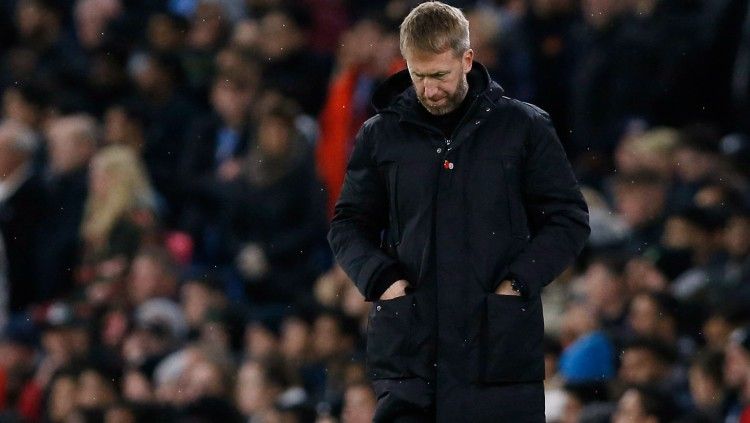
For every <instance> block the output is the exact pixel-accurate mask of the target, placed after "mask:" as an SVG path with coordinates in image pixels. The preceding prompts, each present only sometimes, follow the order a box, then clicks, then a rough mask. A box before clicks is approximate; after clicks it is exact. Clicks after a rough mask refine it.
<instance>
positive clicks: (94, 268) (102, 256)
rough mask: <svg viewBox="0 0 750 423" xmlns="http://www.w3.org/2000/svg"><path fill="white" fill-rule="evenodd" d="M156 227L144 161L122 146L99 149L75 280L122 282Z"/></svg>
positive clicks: (153, 201)
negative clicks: (139, 249) (141, 244)
mask: <svg viewBox="0 0 750 423" xmlns="http://www.w3.org/2000/svg"><path fill="white" fill-rule="evenodd" d="M155 224H156V223H155V199H154V194H153V191H152V190H151V186H150V184H149V181H148V176H147V175H146V172H145V169H144V166H143V164H142V162H141V161H140V160H138V158H137V156H136V155H135V153H134V152H133V151H132V150H131V149H130V148H128V147H125V146H110V147H105V148H103V149H102V150H100V152H98V153H97V154H96V155H95V156H94V157H93V159H92V160H91V167H90V171H89V190H88V195H87V197H86V205H85V209H84V216H83V221H82V223H81V237H82V241H83V253H82V256H83V258H82V263H81V267H80V268H79V271H78V272H79V275H78V279H79V282H80V283H82V284H89V283H91V282H93V281H95V280H97V279H100V280H104V281H105V282H106V281H112V280H114V281H116V280H118V279H119V278H121V277H122V276H123V275H124V274H125V271H126V270H127V269H128V266H129V263H130V260H131V259H132V258H133V257H134V256H135V254H136V252H137V250H138V248H139V245H140V243H141V241H143V240H144V239H146V238H147V236H148V235H149V232H152V231H153V230H154V227H155Z"/></svg>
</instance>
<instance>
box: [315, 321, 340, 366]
mask: <svg viewBox="0 0 750 423" xmlns="http://www.w3.org/2000/svg"><path fill="white" fill-rule="evenodd" d="M340 344H341V332H340V331H339V323H338V321H337V320H336V319H335V318H333V317H332V316H326V315H323V316H320V317H318V318H317V319H316V320H315V325H314V326H313V349H314V351H315V355H316V356H317V357H319V358H328V357H331V356H333V355H335V354H336V353H337V352H338V351H339V345H340Z"/></svg>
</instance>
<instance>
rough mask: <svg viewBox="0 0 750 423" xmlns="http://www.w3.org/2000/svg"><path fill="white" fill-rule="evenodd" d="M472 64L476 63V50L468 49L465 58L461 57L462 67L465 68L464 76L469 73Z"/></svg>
mask: <svg viewBox="0 0 750 423" xmlns="http://www.w3.org/2000/svg"><path fill="white" fill-rule="evenodd" d="M472 63H474V50H472V49H468V50H466V52H464V55H463V57H461V65H462V66H463V69H464V74H467V73H469V71H470V70H471V65H472Z"/></svg>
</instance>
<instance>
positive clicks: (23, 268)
mask: <svg viewBox="0 0 750 423" xmlns="http://www.w3.org/2000/svg"><path fill="white" fill-rule="evenodd" d="M37 147H38V140H37V138H36V136H35V135H34V132H32V131H31V130H30V129H29V128H28V127H27V126H25V125H23V124H21V123H18V122H16V121H12V120H5V121H3V122H2V123H0V233H1V234H2V237H3V242H4V244H5V253H6V254H7V263H8V291H7V292H4V293H3V294H2V295H7V296H8V297H7V301H8V306H9V311H10V312H11V314H12V315H13V314H19V313H21V312H23V311H24V310H25V309H26V307H27V306H28V305H30V304H31V303H33V302H34V301H36V300H38V298H37V297H36V294H37V293H36V289H35V288H36V287H35V278H34V276H35V275H34V273H35V269H36V264H35V258H36V252H37V248H38V247H39V246H38V245H37V244H36V240H37V234H38V225H39V222H40V221H41V218H42V216H43V215H44V210H45V197H44V192H43V190H42V186H41V182H40V181H39V176H38V175H37V174H36V173H35V172H34V167H33V157H34V154H35V152H36V151H37ZM21 318H23V317H21Z"/></svg>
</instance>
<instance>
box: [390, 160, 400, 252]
mask: <svg viewBox="0 0 750 423" xmlns="http://www.w3.org/2000/svg"><path fill="white" fill-rule="evenodd" d="M398 168H399V166H398V163H394V164H393V171H392V172H391V175H390V178H391V187H392V189H391V193H390V194H391V199H390V205H391V208H392V210H391V216H392V219H391V236H392V242H393V246H394V247H397V246H398V245H399V244H401V222H400V221H399V216H398V203H397V202H396V201H397V200H398Z"/></svg>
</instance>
